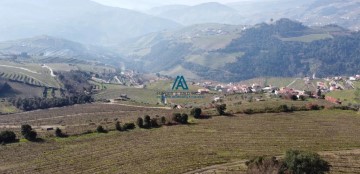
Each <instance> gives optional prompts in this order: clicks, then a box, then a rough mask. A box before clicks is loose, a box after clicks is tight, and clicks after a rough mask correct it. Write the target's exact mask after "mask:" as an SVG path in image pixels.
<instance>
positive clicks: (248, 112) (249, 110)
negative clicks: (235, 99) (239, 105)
mask: <svg viewBox="0 0 360 174" xmlns="http://www.w3.org/2000/svg"><path fill="white" fill-rule="evenodd" d="M244 113H245V114H249V115H250V114H254V113H255V112H254V110H252V109H245V110H244Z"/></svg>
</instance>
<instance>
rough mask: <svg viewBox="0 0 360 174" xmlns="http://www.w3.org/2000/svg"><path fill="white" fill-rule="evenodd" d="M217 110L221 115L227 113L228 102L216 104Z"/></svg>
mask: <svg viewBox="0 0 360 174" xmlns="http://www.w3.org/2000/svg"><path fill="white" fill-rule="evenodd" d="M216 110H217V112H218V113H219V115H225V110H226V104H221V105H216Z"/></svg>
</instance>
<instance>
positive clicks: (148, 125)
mask: <svg viewBox="0 0 360 174" xmlns="http://www.w3.org/2000/svg"><path fill="white" fill-rule="evenodd" d="M144 128H151V118H150V116H148V115H146V116H145V118H144Z"/></svg>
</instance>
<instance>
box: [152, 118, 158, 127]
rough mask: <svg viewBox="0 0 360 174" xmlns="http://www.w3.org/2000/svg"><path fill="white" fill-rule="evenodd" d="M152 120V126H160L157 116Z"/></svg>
mask: <svg viewBox="0 0 360 174" xmlns="http://www.w3.org/2000/svg"><path fill="white" fill-rule="evenodd" d="M150 122H151V127H160V125H159V124H158V122H157V119H156V118H152V119H151V121H150Z"/></svg>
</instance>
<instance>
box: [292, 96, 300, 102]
mask: <svg viewBox="0 0 360 174" xmlns="http://www.w3.org/2000/svg"><path fill="white" fill-rule="evenodd" d="M298 99H299V98H298V97H297V96H296V95H292V96H291V100H294V101H295V100H298Z"/></svg>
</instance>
